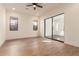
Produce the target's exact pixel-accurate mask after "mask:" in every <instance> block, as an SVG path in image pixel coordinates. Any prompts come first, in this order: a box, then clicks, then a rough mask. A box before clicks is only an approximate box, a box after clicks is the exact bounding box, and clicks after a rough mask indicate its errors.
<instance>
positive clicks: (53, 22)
mask: <svg viewBox="0 0 79 59" xmlns="http://www.w3.org/2000/svg"><path fill="white" fill-rule="evenodd" d="M44 36H45V37H46V38H50V39H54V40H59V41H64V13H62V14H58V15H56V16H53V17H50V18H47V19H45V22H44Z"/></svg>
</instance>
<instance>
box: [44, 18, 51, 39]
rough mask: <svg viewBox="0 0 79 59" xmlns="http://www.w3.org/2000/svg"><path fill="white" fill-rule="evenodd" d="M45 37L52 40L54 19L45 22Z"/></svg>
mask: <svg viewBox="0 0 79 59" xmlns="http://www.w3.org/2000/svg"><path fill="white" fill-rule="evenodd" d="M45 37H47V38H52V18H48V19H46V20H45Z"/></svg>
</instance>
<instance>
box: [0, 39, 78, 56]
mask: <svg viewBox="0 0 79 59" xmlns="http://www.w3.org/2000/svg"><path fill="white" fill-rule="evenodd" d="M0 55H1V56H75V55H76V56H78V55H79V48H77V47H74V46H70V45H67V44H64V43H61V42H58V41H54V40H50V39H44V38H30V39H17V40H7V41H6V42H5V43H4V44H3V46H2V47H0Z"/></svg>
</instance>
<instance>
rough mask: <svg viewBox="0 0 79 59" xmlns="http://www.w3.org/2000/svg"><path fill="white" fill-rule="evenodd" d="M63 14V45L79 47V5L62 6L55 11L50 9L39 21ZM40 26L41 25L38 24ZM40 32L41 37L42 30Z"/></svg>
mask: <svg viewBox="0 0 79 59" xmlns="http://www.w3.org/2000/svg"><path fill="white" fill-rule="evenodd" d="M63 12H64V15H65V18H64V19H65V20H64V23H65V24H64V25H65V28H64V31H65V43H66V44H70V45H74V46H77V47H79V4H64V5H61V6H57V7H56V8H55V10H53V9H52V10H51V11H49V12H48V13H47V14H44V15H43V16H42V17H41V20H40V21H43V20H44V19H45V18H47V17H50V16H53V15H56V14H59V13H63ZM40 24H42V23H41V22H40ZM41 26H43V25H41ZM40 28H43V27H40ZM40 32H41V34H42V35H43V30H40ZM42 35H41V36H42Z"/></svg>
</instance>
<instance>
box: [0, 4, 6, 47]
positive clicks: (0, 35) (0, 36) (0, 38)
mask: <svg viewBox="0 0 79 59" xmlns="http://www.w3.org/2000/svg"><path fill="white" fill-rule="evenodd" d="M5 40H6V10H5V8H4V6H3V5H2V4H0V46H2V44H3V43H4V42H5Z"/></svg>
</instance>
